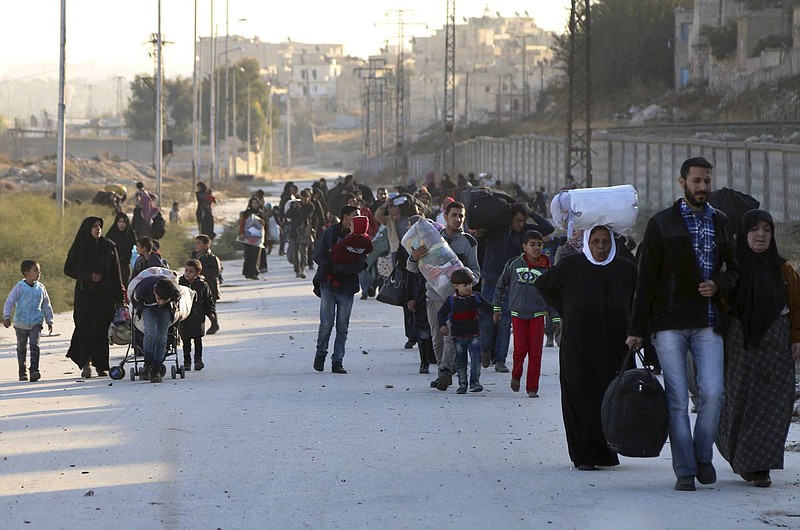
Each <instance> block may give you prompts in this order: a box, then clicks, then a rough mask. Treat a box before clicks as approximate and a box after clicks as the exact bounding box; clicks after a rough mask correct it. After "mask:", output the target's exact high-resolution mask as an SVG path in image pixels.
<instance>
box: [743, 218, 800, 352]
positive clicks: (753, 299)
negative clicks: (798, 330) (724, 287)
mask: <svg viewBox="0 0 800 530" xmlns="http://www.w3.org/2000/svg"><path fill="white" fill-rule="evenodd" d="M759 221H766V222H767V223H769V225H770V226H771V227H772V238H771V240H770V242H769V248H768V249H767V250H766V251H764V252H762V253H760V254H759V253H756V252H753V251H752V250H750V245H749V244H748V243H747V234H748V233H749V232H750V230H752V229H753V227H754V226H755V225H756V224H757V223H758V222H759ZM736 261H737V263H738V265H739V286H738V287H737V288H736V290H735V293H734V313H735V314H736V316H738V317H739V318H740V319H741V321H742V330H743V332H744V343H745V345H746V346H752V345H755V344H758V342H759V341H760V340H761V338H762V337H763V336H764V334H765V333H766V332H767V330H768V329H769V327H770V326H771V325H772V323H773V322H775V319H777V318H778V317H779V316H780V314H781V312H782V311H783V310H784V308H785V307H786V302H787V296H786V287H785V285H784V283H783V271H782V266H783V264H784V263H785V262H786V260H785V259H783V258H782V257H781V256H780V254H778V245H777V244H776V243H775V223H774V222H773V220H772V216H771V215H770V214H769V212H766V211H764V210H750V211H749V212H746V213H745V214H744V216H742V222H741V225H740V226H739V234H738V236H737V238H736Z"/></svg>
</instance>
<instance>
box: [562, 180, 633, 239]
mask: <svg viewBox="0 0 800 530" xmlns="http://www.w3.org/2000/svg"><path fill="white" fill-rule="evenodd" d="M550 213H551V214H552V216H553V221H555V223H556V224H557V225H559V226H561V227H563V228H566V229H567V230H568V232H569V233H571V232H572V230H586V229H588V228H592V227H594V226H597V225H605V226H608V227H609V228H611V229H612V230H614V231H615V232H618V233H626V232H627V231H628V230H630V229H631V228H633V225H634V224H636V216H637V215H638V214H639V196H638V195H637V193H636V188H634V187H633V186H631V185H630V184H623V185H621V186H610V187H606V188H581V189H577V190H566V191H562V192H561V193H558V194H557V195H556V196H555V197H553V201H552V202H551V203H550Z"/></svg>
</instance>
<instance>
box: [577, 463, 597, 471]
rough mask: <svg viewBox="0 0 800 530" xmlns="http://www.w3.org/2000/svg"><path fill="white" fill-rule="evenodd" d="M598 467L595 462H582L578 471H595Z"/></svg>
mask: <svg viewBox="0 0 800 530" xmlns="http://www.w3.org/2000/svg"><path fill="white" fill-rule="evenodd" d="M596 469H597V466H596V465H594V464H580V465H579V466H578V471H594V470H596Z"/></svg>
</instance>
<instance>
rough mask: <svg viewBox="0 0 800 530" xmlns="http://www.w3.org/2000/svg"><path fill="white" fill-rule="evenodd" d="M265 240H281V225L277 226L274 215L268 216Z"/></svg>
mask: <svg viewBox="0 0 800 530" xmlns="http://www.w3.org/2000/svg"><path fill="white" fill-rule="evenodd" d="M267 225H268V226H267V229H268V232H267V241H274V242H276V243H277V242H278V241H280V240H281V227H280V226H278V221H276V220H275V217H274V216H270V217H269V222H268V223H267Z"/></svg>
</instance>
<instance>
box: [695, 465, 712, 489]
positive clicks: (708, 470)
mask: <svg viewBox="0 0 800 530" xmlns="http://www.w3.org/2000/svg"><path fill="white" fill-rule="evenodd" d="M716 481H717V470H716V469H714V464H712V463H711V462H707V463H706V462H698V463H697V482H699V483H700V484H713V483H715V482H716Z"/></svg>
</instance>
